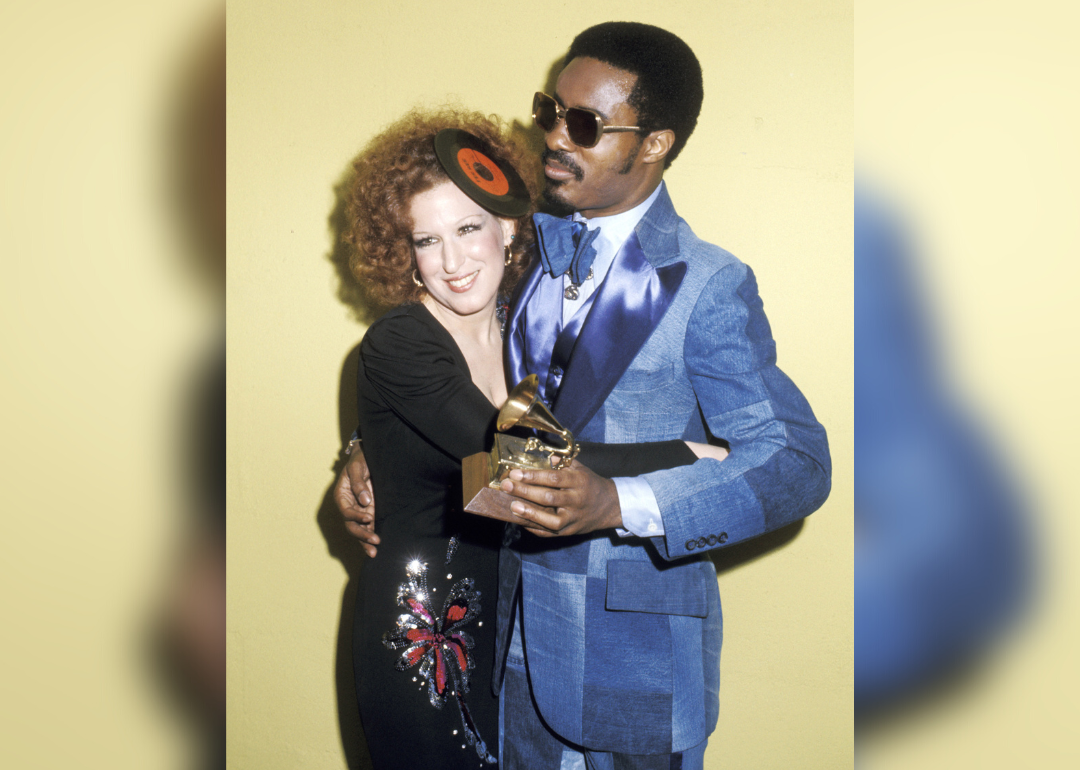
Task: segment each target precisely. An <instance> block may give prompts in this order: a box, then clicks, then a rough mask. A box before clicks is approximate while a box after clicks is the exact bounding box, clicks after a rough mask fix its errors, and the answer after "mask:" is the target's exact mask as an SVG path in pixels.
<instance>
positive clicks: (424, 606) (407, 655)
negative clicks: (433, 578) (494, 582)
mask: <svg viewBox="0 0 1080 770" xmlns="http://www.w3.org/2000/svg"><path fill="white" fill-rule="evenodd" d="M405 575H406V578H407V580H406V582H405V583H402V584H401V586H400V587H399V588H398V594H397V603H398V604H399V605H400V606H401V607H403V608H405V609H407V610H408V612H407V613H404V614H402V615H399V616H398V620H397V626H396V627H395V629H394V630H393V631H388V632H387V633H385V634H383V644H384V645H386V646H387V647H389V648H390V649H392V650H403V652H402V653H401V656H400V657H399V658H398V660H397V663H396V664H395V668H396V669H397V670H398V671H406V670H408V669H410V668H412V667H413V666H415V665H416V664H417V663H419V664H420V669H419V673H420V676H422V677H424V678H425V679H426V680H427V685H428V699H429V700H430V701H431V705H432V706H434V707H435V708H442V707H443V705H444V704H445V703H446V699H447V697H448V696H449V695H453V696H454V698H455V700H456V701H457V704H458V708H459V709H460V711H461V722H462V727H464V728H465V736H466V740H467V741H468V742H469V745H471V746H473V747H474V748H475V749H476V753H477V754H478V755H479V756H480V758H481V759H483V760H484V761H485V762H489V763H494V762H495V758H494V757H492V756H491V755H490V754H489V753H488V751H487V746H486V745H485V743H484V741H483V740H481V738H480V734H479V733H478V732H477V730H476V726H475V725H474V723H473V720H472V715H471V714H469V710H468V708H467V707H466V705H465V697H464V696H465V693H467V692H468V691H469V671H471V670H472V669H473V667H474V666H475V664H474V662H473V658H472V654H471V652H470V651H471V650H472V648H473V646H474V642H473V639H472V637H471V636H470V635H469V634H468V632H466V631H464V630H462V629H463V627H464V626H465V625H467V624H468V623H470V622H471V621H472V620H474V619H475V618H476V616H477V615H479V614H480V592H479V591H477V590H475V589H474V588H473V581H472V579H471V578H462V579H461V580H459V581H457V582H456V583H454V585H453V586H452V587H451V588H450V593H449V595H448V596H447V597H446V600H445V601H444V602H443V606H442V612H441V613H439V614H436V613H435V611H434V603H433V602H432V596H431V591H429V590H428V583H427V564H425V563H423V562H421V561H420V560H418V559H414V560H413V561H411V562H409V564H408V566H407V567H406V568H405Z"/></svg>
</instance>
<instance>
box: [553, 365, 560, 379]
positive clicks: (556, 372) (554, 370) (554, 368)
mask: <svg viewBox="0 0 1080 770" xmlns="http://www.w3.org/2000/svg"><path fill="white" fill-rule="evenodd" d="M551 373H552V374H554V375H555V376H556V377H562V367H561V366H553V367H551Z"/></svg>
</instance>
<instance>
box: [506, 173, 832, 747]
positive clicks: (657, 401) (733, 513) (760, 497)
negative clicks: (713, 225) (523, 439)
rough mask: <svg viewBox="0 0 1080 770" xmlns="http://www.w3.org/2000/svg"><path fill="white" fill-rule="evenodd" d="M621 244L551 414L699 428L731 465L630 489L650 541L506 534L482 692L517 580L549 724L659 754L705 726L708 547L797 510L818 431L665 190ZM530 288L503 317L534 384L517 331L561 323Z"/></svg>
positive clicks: (653, 477) (714, 668) (745, 304)
mask: <svg viewBox="0 0 1080 770" xmlns="http://www.w3.org/2000/svg"><path fill="white" fill-rule="evenodd" d="M635 235H636V238H634V237H631V238H630V239H629V241H628V245H627V246H626V247H624V248H623V249H622V250H621V251H620V253H619V254H618V255H617V256H616V258H615V261H614V263H613V264H612V267H611V270H610V272H609V273H608V276H607V277H606V278H605V280H604V282H603V284H602V285H601V287H600V288H599V289H598V292H597V294H596V299H595V301H594V304H593V307H592V309H591V311H590V314H589V316H588V318H587V320H586V321H585V324H584V326H583V327H582V330H581V334H580V336H579V337H578V340H577V342H576V344H575V346H574V348H573V353H572V355H571V358H570V361H569V363H568V365H567V366H566V369H565V374H564V375H563V379H562V385H561V388H560V389H559V391H558V396H557V398H556V400H555V402H554V404H553V411H554V414H555V416H556V417H558V418H559V420H560V421H561V422H562V423H563V425H564V426H566V427H567V428H569V429H570V430H571V431H572V432H573V433H574V435H575V436H576V437H578V438H580V439H583V440H591V441H599V442H644V441H659V440H667V439H678V438H683V439H687V440H694V441H705V440H706V436H707V434H706V429H708V431H709V432H711V434H712V435H713V436H716V437H719V438H723V439H726V440H727V441H728V442H729V444H730V446H731V454H730V455H729V456H728V457H727V459H726V460H724V462H722V463H720V462H716V461H715V460H699V461H697V462H696V463H694V464H693V465H689V466H683V467H679V468H675V469H673V470H667V471H659V472H656V473H650V474H647V475H645V476H644V477H643V478H644V479H645V480H646V481H647V482H648V484H649V485H650V487H651V488H652V490H653V492H654V494H655V495H656V500H657V502H658V504H659V506H660V511H661V513H662V515H663V519H664V527H665V532H666V534H665V536H664V537H656V538H650V539H643V538H635V537H630V538H625V539H624V538H619V537H617V536H616V535H615V534H614V533H613V532H600V533H593V534H592V535H589V536H580V537H571V538H551V539H546V540H541V539H540V538H535V537H533V536H531V535H529V534H527V533H526V534H524V535H523V536H522V537H520V538H519V539H517V540H516V541H513V542H509V541H510V540H512V538H508V542H509V544H508V546H507V547H504V548H503V551H502V554H501V555H500V576H499V580H500V587H499V591H500V594H499V617H498V620H499V628H498V641H497V644H498V649H497V661H496V675H495V677H494V682H495V685H496V687H497V686H498V683H499V682H501V675H502V661H503V660H504V655H505V650H506V649H507V645H508V641H509V639H508V635H509V631H510V622H511V610H512V599H513V597H514V595H515V592H516V590H517V589H518V586H519V585H520V590H521V592H522V599H523V603H522V606H523V617H522V621H523V629H524V640H525V656H526V663H527V666H528V670H529V677H530V682H531V684H532V688H533V695H534V697H535V699H536V704H537V706H538V708H539V711H540V713H541V715H542V716H543V718H544V720H545V721H546V722H547V724H548V725H549V726H550V727H551V728H552V729H553V730H554V731H555V732H556V733H558V734H559V735H561V736H562V737H564V738H565V739H567V740H568V741H571V742H573V743H575V744H578V745H581V746H584V747H586V748H589V749H594V750H600V751H618V752H624V753H631V754H658V753H670V752H676V751H682V750H684V749H688V748H690V747H692V746H695V745H697V744H698V743H700V742H701V741H703V740H704V739H705V738H706V737H707V736H708V735H709V734H710V733H711V732H712V730H713V729H714V727H715V726H716V720H717V715H718V709H719V684H720V668H719V666H720V644H721V638H722V619H721V614H720V596H719V590H718V588H717V582H716V571H715V568H714V567H713V565H712V562H711V561H710V560H709V559H708V558H707V557H706V556H705V554H704V552H705V551H708V550H709V549H712V548H720V547H723V546H725V545H731V544H733V543H737V542H739V541H742V540H746V539H748V538H752V537H756V536H757V535H760V534H762V533H764V532H768V531H770V530H772V529H776V528H777V527H780V526H783V525H785V524H788V523H790V522H792V521H795V520H797V519H799V518H801V517H803V516H806V515H808V514H810V513H811V512H813V511H814V510H816V509H817V508H818V507H819V506H820V505H821V504H822V503H823V502H824V501H825V498H826V497H827V496H828V493H829V487H830V472H831V470H830V460H829V450H828V443H827V440H826V437H825V430H824V428H822V426H821V425H820V423H818V421H817V420H816V419H815V418H814V414H813V412H812V411H811V409H810V406H809V404H807V402H806V399H804V398H803V396H802V394H801V393H800V392H799V390H798V388H796V387H795V385H794V384H793V383H792V382H791V380H790V379H788V377H787V376H786V375H784V373H783V372H781V371H780V370H779V369H778V368H777V366H776V351H775V345H774V343H773V340H772V334H771V331H770V329H769V322H768V320H767V319H766V317H765V313H764V312H763V310H762V303H761V300H760V298H759V297H758V292H757V284H756V281H755V279H754V274H753V272H752V271H751V270H750V269H749V268H748V267H747V266H746V265H744V264H742V263H741V262H739V261H738V260H737V259H736V258H735V257H733V256H732V255H731V254H729V253H728V252H726V251H724V250H723V249H720V248H718V247H716V246H713V245H710V244H707V243H704V242H703V241H701V240H699V239H698V238H697V237H695V236H694V234H693V232H692V231H691V230H690V227H689V226H688V225H687V224H686V222H684V221H683V220H682V219H681V218H680V217H679V216H678V215H677V214H676V213H675V209H674V207H673V206H672V203H671V199H670V197H669V196H668V194H667V192H666V190H662V191H661V193H660V195H659V196H658V198H657V199H656V201H655V202H654V203H653V205H652V206H651V207H650V209H649V211H648V212H647V213H646V215H645V216H644V217H643V218H642V220H641V222H640V223H639V224H638V226H637V228H636V231H635ZM638 245H640V247H638ZM540 276H541V274H540V271H539V266H538V265H534V267H533V269H532V271H531V272H530V273H529V274H528V275H527V276H526V278H525V279H524V280H523V281H522V284H521V286H520V287H519V291H518V296H517V299H516V302H515V305H514V309H513V312H512V313H511V316H510V318H509V321H508V328H507V335H506V339H507V361H508V362H509V370H510V371H509V373H508V378H509V379H510V381H511V384H513V383H515V382H516V381H517V380H519V379H520V378H521V377H523V376H524V375H525V374H528V373H530V372H528V371H527V368H528V364H527V361H528V358H529V357H528V356H527V355H523V350H522V349H523V347H525V346H527V344H528V343H527V342H526V336H525V331H526V329H527V328H528V327H529V326H530V324H537V323H543V322H544V321H543V319H544V318H545V317H549V316H550V314H551V313H552V312H557V311H555V310H554V309H553V308H538V307H536V306H535V305H532V304H530V299H532V297H533V294H534V292H535V290H536V287H537V285H538V283H539V279H540ZM545 313H546V316H545ZM537 373H538V374H539V375H540V377H541V380H543V379H544V378H545V377H546V375H547V372H537Z"/></svg>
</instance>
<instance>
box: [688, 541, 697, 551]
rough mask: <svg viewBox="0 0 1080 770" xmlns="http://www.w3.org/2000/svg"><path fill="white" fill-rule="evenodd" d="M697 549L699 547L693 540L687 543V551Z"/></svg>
mask: <svg viewBox="0 0 1080 770" xmlns="http://www.w3.org/2000/svg"><path fill="white" fill-rule="evenodd" d="M696 547H697V543H695V542H694V541H693V540H687V541H686V550H688V551H692V550H694V548H696Z"/></svg>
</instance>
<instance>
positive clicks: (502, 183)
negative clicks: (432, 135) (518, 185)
mask: <svg viewBox="0 0 1080 770" xmlns="http://www.w3.org/2000/svg"><path fill="white" fill-rule="evenodd" d="M457 162H458V165H459V166H461V170H462V171H464V172H465V175H466V176H468V177H469V179H471V180H472V182H473V184H475V185H476V186H477V187H479V188H480V189H481V190H483V191H484V192H486V193H490V194H491V195H506V193H507V192H509V190H510V183H509V182H508V181H506V175H505V174H503V172H502V171H501V170H500V169H499V167H498V166H496V165H495V161H493V160H492V159H491V158H489V157H487V156H486V155H484V154H483V153H480V152H477V151H476V150H471V149H469V148H468V147H462V148H461V149H460V150H458V154H457Z"/></svg>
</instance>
